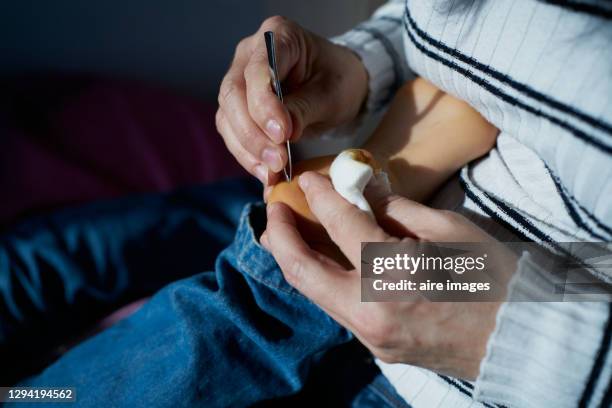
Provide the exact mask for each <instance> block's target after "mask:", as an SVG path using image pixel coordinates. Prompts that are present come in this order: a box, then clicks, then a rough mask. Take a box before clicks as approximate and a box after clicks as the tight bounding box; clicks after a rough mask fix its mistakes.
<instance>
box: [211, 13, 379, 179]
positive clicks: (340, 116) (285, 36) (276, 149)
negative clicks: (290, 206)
mask: <svg viewBox="0 0 612 408" xmlns="http://www.w3.org/2000/svg"><path fill="white" fill-rule="evenodd" d="M266 31H274V33H275V40H276V47H277V50H278V51H277V53H278V69H279V76H280V79H281V81H282V82H283V88H284V89H285V90H284V99H285V104H284V105H283V104H281V103H280V102H279V100H278V98H277V97H276V95H275V94H274V91H273V89H272V87H271V85H270V73H269V69H268V59H267V54H266V46H265V41H264V35H263V33H264V32H266ZM367 82H368V80H367V73H366V70H365V67H364V66H363V64H362V63H361V61H360V60H359V58H358V57H357V56H356V55H355V54H353V52H351V51H350V50H348V49H347V48H344V47H341V46H338V45H335V44H333V43H331V42H330V41H328V40H326V39H324V38H321V37H318V36H316V35H314V34H313V33H310V32H308V31H306V30H305V29H303V28H302V27H300V26H299V25H297V24H295V23H293V22H291V21H289V20H286V19H285V18H282V17H271V18H269V19H267V20H266V21H264V23H263V24H262V25H261V27H260V28H259V30H258V31H257V32H256V33H255V34H253V35H252V36H250V37H247V38H245V39H243V40H242V41H241V42H240V43H239V44H238V46H237V48H236V54H235V56H234V60H233V62H232V65H231V67H230V69H229V71H228V73H227V74H226V75H225V78H224V79H223V82H222V83H221V88H220V90H219V110H218V111H217V117H216V121H217V129H218V130H219V132H220V133H221V135H222V136H223V139H224V141H225V144H226V145H227V147H228V149H229V150H230V152H231V153H232V154H233V155H234V156H235V157H236V159H237V160H238V162H239V163H240V164H241V165H242V166H243V167H244V168H245V169H246V170H247V171H249V172H250V173H251V174H253V175H254V176H256V177H257V178H259V179H260V180H261V181H262V182H263V183H264V184H265V185H271V184H274V183H275V182H276V181H277V180H278V173H279V172H280V171H282V169H283V168H284V166H285V163H286V161H287V152H286V150H285V148H284V146H283V142H285V141H286V140H297V139H299V138H300V137H301V136H302V135H303V134H304V133H305V132H306V131H309V132H319V131H321V130H323V129H326V128H331V127H334V126H337V125H339V124H342V123H345V122H348V121H350V120H352V119H354V118H355V117H356V116H357V114H358V112H359V110H360V107H361V105H362V104H363V101H364V100H365V98H366V95H367V87H368V85H367Z"/></svg>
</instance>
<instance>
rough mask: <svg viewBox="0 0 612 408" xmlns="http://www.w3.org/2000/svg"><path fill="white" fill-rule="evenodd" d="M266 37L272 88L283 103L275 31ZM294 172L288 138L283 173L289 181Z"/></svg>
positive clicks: (268, 33)
mask: <svg viewBox="0 0 612 408" xmlns="http://www.w3.org/2000/svg"><path fill="white" fill-rule="evenodd" d="M264 37H265V39H266V50H267V51H268V67H269V68H270V82H271V83H272V88H273V89H274V93H275V94H276V96H277V97H278V99H279V100H280V102H281V103H283V90H282V88H281V83H280V79H279V77H278V69H277V65H276V45H275V43H274V32H272V31H266V32H265V33H264ZM292 172H293V163H292V159H291V143H289V140H287V164H286V165H285V168H284V169H283V173H285V179H286V180H287V181H288V182H289V181H291V176H292Z"/></svg>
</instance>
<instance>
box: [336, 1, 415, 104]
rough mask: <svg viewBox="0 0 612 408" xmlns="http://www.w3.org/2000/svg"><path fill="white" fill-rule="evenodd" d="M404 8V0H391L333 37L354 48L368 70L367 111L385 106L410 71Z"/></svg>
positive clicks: (338, 41)
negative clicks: (406, 54) (405, 44)
mask: <svg viewBox="0 0 612 408" xmlns="http://www.w3.org/2000/svg"><path fill="white" fill-rule="evenodd" d="M403 12H404V1H403V0H392V1H389V2H388V3H386V4H385V5H384V6H382V7H380V8H379V9H378V10H377V11H376V12H375V13H374V14H373V16H372V17H371V18H370V19H369V20H367V21H365V22H363V23H361V24H359V25H358V26H357V27H355V28H353V29H352V30H350V31H348V32H346V33H345V34H343V35H340V36H338V37H335V38H332V41H333V42H335V43H337V44H340V45H344V46H346V47H348V48H351V49H352V50H353V51H354V52H355V53H356V54H357V55H358V56H359V57H360V58H361V60H362V61H363V63H364V65H365V67H366V69H367V71H368V75H369V95H368V101H367V105H366V108H367V110H368V112H374V111H377V110H378V109H380V108H381V107H383V106H384V105H385V104H386V103H387V102H388V101H389V100H390V99H391V97H392V96H393V94H394V93H395V90H396V89H397V88H398V87H399V86H400V85H401V84H402V83H403V82H405V81H406V80H407V79H408V77H409V75H410V74H409V69H408V65H407V62H406V56H405V51H404V46H403V42H402V33H403V25H402V15H403Z"/></svg>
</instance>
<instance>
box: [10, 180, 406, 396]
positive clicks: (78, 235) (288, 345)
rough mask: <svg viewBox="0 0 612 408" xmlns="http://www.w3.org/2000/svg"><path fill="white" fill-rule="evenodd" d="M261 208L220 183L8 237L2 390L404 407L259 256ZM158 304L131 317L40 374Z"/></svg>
mask: <svg viewBox="0 0 612 408" xmlns="http://www.w3.org/2000/svg"><path fill="white" fill-rule="evenodd" d="M259 194H260V191H259V188H257V187H256V186H255V185H254V184H252V183H251V182H247V181H232V182H224V183H218V184H216V185H211V186H205V187H196V188H191V189H184V190H181V191H177V192H175V193H172V194H167V195H149V196H141V197H134V198H126V199H121V200H115V201H110V202H104V203H99V204H94V205H90V206H86V207H82V208H79V209H73V210H69V211H64V212H61V213H57V214H54V215H52V216H49V217H44V218H40V219H35V220H32V221H30V222H28V223H27V224H23V225H20V226H19V227H16V228H14V229H12V230H11V231H10V232H9V233H7V234H5V236H3V238H2V241H0V245H1V247H0V293H1V295H2V299H1V300H3V301H2V302H0V312H1V313H0V359H1V360H0V361H3V363H2V366H3V367H2V370H6V368H7V367H14V370H10V373H9V372H3V379H4V381H9V379H11V380H14V379H17V378H18V377H20V376H21V378H18V379H19V385H21V386H44V387H51V386H70V387H75V388H76V392H77V399H78V402H79V405H84V406H97V405H102V404H104V405H105V406H106V405H109V406H193V405H204V406H215V407H216V406H219V407H225V406H251V405H258V404H259V405H275V404H283V402H282V401H284V402H288V401H295V402H303V401H316V400H317V398H320V401H326V400H327V401H330V400H331V401H334V402H335V403H336V404H342V405H347V406H359V407H365V406H405V405H403V403H402V402H401V399H400V398H399V397H398V396H397V394H395V392H394V391H393V388H392V387H391V385H390V384H389V383H388V382H387V381H386V379H384V377H382V376H381V375H380V374H379V373H377V372H375V371H373V368H372V365H371V363H370V364H369V365H368V364H365V363H364V361H366V360H368V357H367V355H366V354H365V353H364V352H363V350H360V349H359V346H356V345H355V344H354V341H352V335H351V333H349V332H348V331H347V330H345V329H344V328H342V327H341V326H339V325H338V324H337V323H336V322H335V321H333V320H332V319H331V318H330V317H328V316H327V315H326V314H325V313H324V312H323V311H322V310H321V309H319V308H318V307H317V306H316V305H314V304H313V303H311V302H310V301H309V300H308V299H307V298H305V297H304V296H302V295H301V294H300V293H299V292H297V291H296V290H295V289H293V288H292V287H291V286H290V285H289V284H288V283H287V282H286V281H285V280H284V278H283V276H282V273H281V272H280V270H279V268H278V266H277V265H276V263H275V262H274V259H273V258H272V256H271V255H270V254H269V253H268V252H267V251H266V250H265V249H263V248H262V247H261V246H260V245H259V243H258V240H257V237H258V234H259V233H261V231H262V229H263V228H264V227H265V211H264V207H263V205H262V204H249V202H252V201H254V200H257V199H258V197H259ZM239 214H240V215H239ZM237 220H238V221H237ZM236 221H237V222H238V226H237V230H236V227H235V225H236ZM233 231H235V234H233ZM232 235H233V238H232ZM226 245H227V247H226V248H225V249H223V250H221V248H222V247H223V246H226ZM219 252H220V253H219ZM202 271H206V272H202ZM169 282H171V283H169ZM167 283H169V284H167ZM166 284H167V285H166ZM163 285H166V286H163ZM160 288H161V289H160ZM158 289H159V290H158ZM156 290H157V292H156V294H155V295H154V296H153V297H152V298H151V300H150V301H149V302H147V303H146V304H145V305H144V306H143V307H142V309H140V310H139V311H138V312H137V313H135V314H134V315H132V316H131V317H129V318H127V319H125V320H123V321H121V322H119V323H118V324H116V325H114V326H113V327H111V328H110V329H107V330H105V331H103V332H102V333H100V334H98V335H96V336H94V337H92V338H89V339H88V340H86V341H84V342H82V343H80V344H79V345H78V346H76V347H74V348H72V349H71V350H69V351H68V352H67V353H65V354H63V355H62V356H61V357H59V358H58V359H56V360H54V361H45V360H44V358H45V357H48V356H49V352H50V351H51V350H52V349H53V348H54V347H55V346H56V345H58V344H61V343H62V342H65V341H67V339H68V338H69V336H70V334H74V333H76V332H79V331H80V330H83V329H84V328H86V327H87V325H88V324H90V323H91V322H92V321H93V320H95V318H97V317H99V316H102V315H104V314H105V313H107V312H108V311H110V310H112V309H113V308H114V307H117V305H120V304H122V303H125V302H127V301H130V300H132V299H134V298H137V297H139V296H143V295H146V294H147V293H151V292H153V291H156ZM343 348H344V349H343ZM346 350H348V351H346ZM338 355H340V356H342V357H341V360H342V361H340V362H339V361H338V358H337V357H335V356H338ZM334 359H335V360H334ZM353 359H354V360H353ZM5 361H6V362H8V364H5V363H4V362H5ZM41 361H42V362H43V363H42V364H47V363H48V365H46V367H45V368H43V369H42V370H40V367H38V366H37V364H41ZM326 364H327V365H328V366H329V368H325V367H326ZM359 366H368V367H369V368H366V369H364V368H361V369H359V368H358V367H359ZM37 370H38V371H37ZM343 370H344V371H343ZM33 371H34V373H32V372H33ZM26 374H27V376H26V377H23V375H26ZM309 374H310V375H309ZM315 374H316V375H317V377H316V378H314V379H312V375H315ZM338 377H343V378H338ZM339 380H341V381H339ZM5 384H6V383H5ZM334 384H338V385H337V386H336V385H334ZM345 385H348V386H345ZM356 386H357V387H356ZM321 387H323V388H328V390H329V389H331V390H332V391H337V394H336V395H331V396H329V397H327V396H323V395H318V394H320V390H321ZM351 387H352V388H358V389H356V390H352V391H347V390H350V389H351ZM328 398H330V399H328Z"/></svg>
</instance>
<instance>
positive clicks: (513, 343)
mask: <svg viewBox="0 0 612 408" xmlns="http://www.w3.org/2000/svg"><path fill="white" fill-rule="evenodd" d="M548 276H549V274H548V273H547V272H545V271H542V270H541V269H540V268H539V266H538V265H536V264H535V263H534V262H533V260H532V258H531V257H530V256H529V255H528V254H525V255H523V256H522V258H521V260H520V262H519V269H518V272H517V274H516V276H515V277H514V278H513V281H512V282H511V285H510V292H509V300H510V301H509V302H507V303H505V304H504V305H503V306H502V307H501V309H500V311H499V313H498V315H497V326H496V328H495V331H494V333H493V334H492V336H491V338H490V339H489V343H488V346H487V354H486V357H485V358H484V360H483V362H482V364H481V367H480V375H479V377H478V379H477V381H476V387H475V392H474V398H475V399H477V400H480V401H484V402H488V403H498V404H503V405H506V406H519V407H538V408H542V407H555V408H561V407H578V406H580V407H590V406H592V407H600V406H606V407H607V406H609V405H604V404H605V399H606V397H605V394H606V393H609V387H610V381H611V376H612V358H611V356H610V352H609V349H610V342H611V336H610V334H611V331H612V327H611V316H610V311H611V305H610V304H609V303H606V302H533V301H530V300H533V299H536V298H540V299H541V298H544V297H545V296H544V294H543V293H544V292H542V291H546V290H550V288H551V282H550V281H549V278H548ZM539 293H540V294H539ZM606 390H607V392H606Z"/></svg>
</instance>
